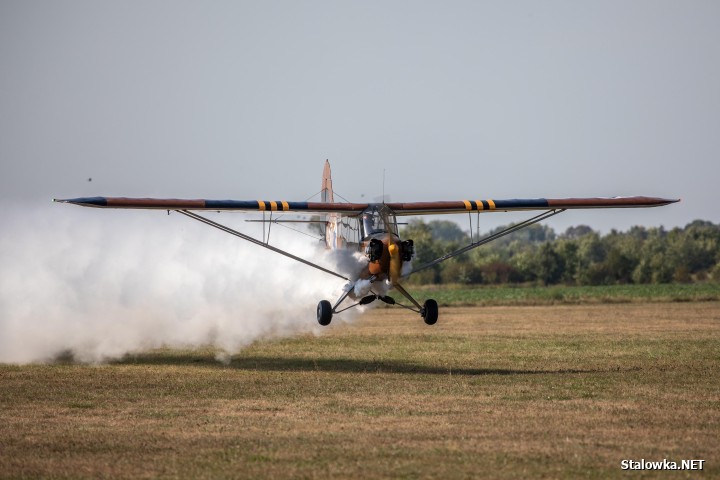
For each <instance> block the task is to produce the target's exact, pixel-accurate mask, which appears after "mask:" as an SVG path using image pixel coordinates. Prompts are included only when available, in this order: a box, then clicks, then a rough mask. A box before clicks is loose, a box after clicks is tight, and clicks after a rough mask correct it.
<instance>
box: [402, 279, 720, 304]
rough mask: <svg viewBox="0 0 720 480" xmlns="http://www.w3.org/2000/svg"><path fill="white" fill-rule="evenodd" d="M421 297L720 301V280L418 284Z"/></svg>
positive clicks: (471, 301) (527, 301)
mask: <svg viewBox="0 0 720 480" xmlns="http://www.w3.org/2000/svg"><path fill="white" fill-rule="evenodd" d="M411 290H412V293H414V294H416V295H418V296H419V297H420V298H425V297H432V298H435V299H436V300H437V301H438V303H439V304H440V305H452V306H473V305H481V306H488V305H560V304H575V305H576V304H585V303H630V302H697V301H720V283H689V284H660V285H596V286H566V285H557V286H550V287H543V286H512V285H510V286H508V285H500V286H495V287H493V286H487V285H483V286H477V287H472V286H464V285H450V286H448V285H442V286H427V287H415V288H414V289H411Z"/></svg>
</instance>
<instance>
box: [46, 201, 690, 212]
mask: <svg viewBox="0 0 720 480" xmlns="http://www.w3.org/2000/svg"><path fill="white" fill-rule="evenodd" d="M54 201H55V202H61V203H72V204H74V205H81V206H84V207H96V208H135V209H157V210H210V211H246V212H265V211H268V212H274V211H278V212H307V213H340V214H345V215H353V214H359V213H360V212H362V211H363V210H365V209H366V208H368V206H369V204H367V203H347V202H335V203H325V202H286V201H283V200H276V201H270V200H207V199H193V200H188V199H177V198H126V197H83V198H68V199H55V200H54ZM678 201H679V200H677V199H668V198H658V197H612V198H603V197H595V198H530V199H510V200H490V199H488V200H458V201H441V202H408V203H386V204H385V205H387V206H388V207H389V208H390V209H391V210H392V211H393V212H394V213H395V214H396V215H435V214H441V213H465V212H511V211H524V210H548V209H552V210H566V209H580V208H637V207H659V206H662V205H668V204H670V203H675V202H678Z"/></svg>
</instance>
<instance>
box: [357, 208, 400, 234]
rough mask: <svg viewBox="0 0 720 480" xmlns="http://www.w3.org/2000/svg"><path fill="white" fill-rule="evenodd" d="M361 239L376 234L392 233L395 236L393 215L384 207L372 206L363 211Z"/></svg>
mask: <svg viewBox="0 0 720 480" xmlns="http://www.w3.org/2000/svg"><path fill="white" fill-rule="evenodd" d="M361 219H362V222H361V223H360V225H361V227H362V235H361V237H362V238H363V239H365V238H367V237H368V236H370V235H373V234H376V233H392V234H394V235H397V234H398V232H397V223H396V221H395V215H393V214H392V211H391V210H390V209H389V208H387V207H385V206H384V205H373V206H371V207H369V208H368V209H367V210H365V211H364V212H363V213H362V215H361Z"/></svg>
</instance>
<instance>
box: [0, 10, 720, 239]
mask: <svg viewBox="0 0 720 480" xmlns="http://www.w3.org/2000/svg"><path fill="white" fill-rule="evenodd" d="M719 85H720V2H718V1H715V0H711V1H679V0H678V1H658V0H648V1H632V0H631V1H627V0H622V1H607V0H603V1H597V2H591V1H582V2H578V1H574V0H573V1H512V2H509V1H493V2H488V1H467V2H465V1H443V2H440V1H436V2H422V1H415V0H413V1H386V0H385V1H362V2H360V1H355V2H349V1H337V0H335V1H296V0H294V1H227V2H222V1H203V2H199V1H198V2H186V1H176V0H175V1H158V0H156V1H150V2H148V1H117V2H109V1H97V0H91V1H62V2H60V1H28V0H18V1H8V0H0V200H4V201H7V200H38V199H39V200H43V201H48V200H49V199H51V198H53V197H76V196H87V195H108V196H115V195H126V196H166V197H205V198H234V199H241V200H249V199H258V198H261V199H278V200H280V199H282V200H304V199H306V198H307V197H309V196H311V195H313V194H315V193H317V192H318V191H319V189H320V177H321V172H322V167H323V162H324V160H325V159H326V158H327V159H330V162H331V164H332V168H333V178H334V184H335V188H336V190H337V191H338V192H339V193H340V194H341V195H342V196H344V197H345V198H347V199H349V200H354V201H360V200H373V199H374V198H375V197H377V196H379V195H380V194H381V191H382V177H383V170H385V172H386V180H385V189H386V193H388V194H389V195H390V196H391V199H392V200H393V201H416V200H460V199H463V198H472V199H477V198H518V197H519V198H523V197H524V198H532V197H541V196H544V197H566V196H615V195H634V194H641V195H652V196H663V197H675V198H678V197H680V198H682V199H683V202H682V203H681V204H676V205H673V206H669V207H664V208H658V209H649V210H621V211H617V210H616V211H603V212H599V211H592V212H585V213H583V212H570V213H565V214H564V215H561V216H559V217H555V219H553V220H551V221H550V222H549V224H550V225H551V226H553V227H554V228H556V229H558V230H562V229H564V228H565V227H566V226H568V225H577V224H580V223H586V224H589V225H591V226H593V227H595V228H599V229H603V230H607V229H609V228H612V227H615V228H620V229H626V228H628V227H629V226H631V225H634V224H644V225H660V224H663V225H665V226H666V227H672V226H677V225H680V226H682V225H685V224H686V223H688V222H690V221H692V220H693V219H696V218H702V219H706V220H711V221H714V222H720V213H719V212H720V209H719V208H718V206H717V204H718V202H717V201H718V185H719V184H720V182H718V178H719V177H720V161H719V155H718V152H719V151H720V88H719V87H718V86H719ZM90 177H91V178H92V182H89V181H88V178H90ZM47 208H48V209H50V208H54V209H55V210H56V212H57V215H62V214H63V209H67V208H71V207H68V206H61V205H51V204H48V206H47ZM106 213H107V214H108V215H112V214H113V212H106ZM461 220H462V218H461ZM483 220H484V221H485V222H486V223H485V224H484V225H486V226H488V227H489V226H493V225H497V224H499V223H506V221H507V217H502V216H501V215H500V214H492V215H487V216H485V217H483Z"/></svg>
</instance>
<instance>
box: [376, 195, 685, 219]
mask: <svg viewBox="0 0 720 480" xmlns="http://www.w3.org/2000/svg"><path fill="white" fill-rule="evenodd" d="M678 201H679V200H675V199H667V198H658V197H613V198H602V197H595V198H530V199H511V200H459V201H454V202H453V201H450V202H411V203H388V204H387V206H388V207H390V209H392V210H393V212H394V213H395V214H396V215H434V214H438V213H465V212H512V211H525V210H549V209H552V210H555V209H560V210H566V209H579V208H638V207H659V206H662V205H668V204H670V203H675V202H678Z"/></svg>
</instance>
